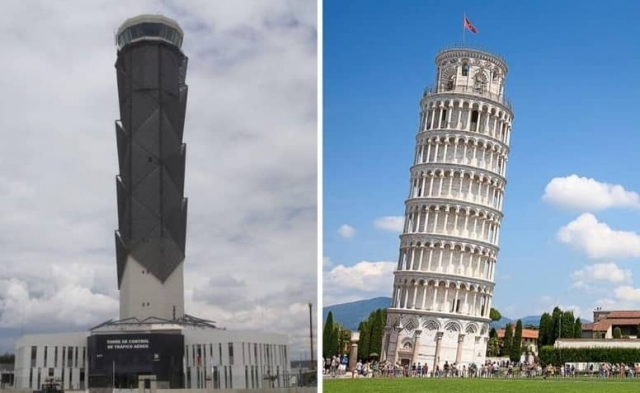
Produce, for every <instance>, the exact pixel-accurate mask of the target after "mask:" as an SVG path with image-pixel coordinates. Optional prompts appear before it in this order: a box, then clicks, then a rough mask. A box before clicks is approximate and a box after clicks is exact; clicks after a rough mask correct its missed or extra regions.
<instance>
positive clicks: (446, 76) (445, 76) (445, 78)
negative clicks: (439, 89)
mask: <svg viewBox="0 0 640 393" xmlns="http://www.w3.org/2000/svg"><path fill="white" fill-rule="evenodd" d="M457 74H458V70H457V69H456V67H455V66H449V67H447V68H445V69H444V70H443V71H442V82H443V83H448V82H449V81H451V80H452V77H453V81H454V82H455V76H456V75H457Z"/></svg>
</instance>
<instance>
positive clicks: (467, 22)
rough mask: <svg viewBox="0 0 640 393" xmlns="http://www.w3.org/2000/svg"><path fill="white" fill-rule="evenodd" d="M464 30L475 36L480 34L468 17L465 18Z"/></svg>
mask: <svg viewBox="0 0 640 393" xmlns="http://www.w3.org/2000/svg"><path fill="white" fill-rule="evenodd" d="M464 28H465V29H467V30H469V31H470V32H472V33H473V34H476V33H477V32H478V29H476V27H475V26H474V25H472V24H471V21H470V20H469V18H467V17H466V15H465V17H464Z"/></svg>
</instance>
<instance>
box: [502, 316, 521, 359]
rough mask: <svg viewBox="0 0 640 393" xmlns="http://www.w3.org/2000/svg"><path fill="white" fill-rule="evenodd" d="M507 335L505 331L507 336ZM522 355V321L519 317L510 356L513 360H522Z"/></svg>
mask: <svg viewBox="0 0 640 393" xmlns="http://www.w3.org/2000/svg"><path fill="white" fill-rule="evenodd" d="M506 336H507V334H506V332H505V337H506ZM520 355H522V321H521V320H519V319H518V322H516V332H515V335H514V336H513V342H512V343H511V350H510V352H509V358H510V359H511V361H512V362H518V361H520Z"/></svg>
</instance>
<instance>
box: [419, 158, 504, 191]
mask: <svg viewBox="0 0 640 393" xmlns="http://www.w3.org/2000/svg"><path fill="white" fill-rule="evenodd" d="M436 169H442V170H445V171H446V170H452V169H454V170H458V171H465V172H481V173H483V174H485V175H486V176H487V177H497V178H498V179H500V180H502V182H503V183H504V185H505V186H506V185H507V178H505V177H504V176H502V175H501V174H499V173H498V172H494V171H490V170H488V169H483V168H480V167H477V166H473V165H465V164H452V163H445V162H423V163H420V164H414V165H412V166H411V169H410V170H411V175H412V176H413V171H414V170H422V171H423V172H426V171H428V170H431V171H433V170H436Z"/></svg>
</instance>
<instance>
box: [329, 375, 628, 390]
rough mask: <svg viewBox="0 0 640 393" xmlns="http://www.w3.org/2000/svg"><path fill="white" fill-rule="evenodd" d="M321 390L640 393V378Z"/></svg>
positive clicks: (391, 382)
mask: <svg viewBox="0 0 640 393" xmlns="http://www.w3.org/2000/svg"><path fill="white" fill-rule="evenodd" d="M322 391H323V392H325V393H359V392H362V393H378V392H379V393H413V392H420V393H421V392H443V393H518V392H525V393H535V392H553V393H565V392H567V393H569V392H571V393H573V392H575V393H591V392H594V393H595V392H597V393H617V392H640V379H622V380H616V379H608V380H602V379H598V378H593V379H577V380H576V379H561V378H552V379H547V380H544V379H542V378H537V379H502V378H495V379H461V378H446V379H445V378H436V379H432V378H425V379H421V378H397V379H384V378H378V379H369V378H367V379H334V380H328V379H325V380H324V381H323V389H322Z"/></svg>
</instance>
